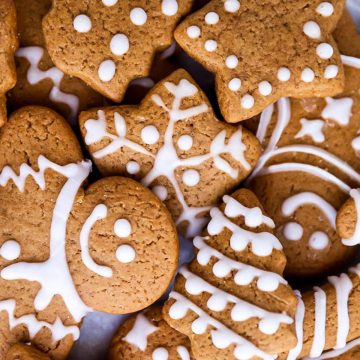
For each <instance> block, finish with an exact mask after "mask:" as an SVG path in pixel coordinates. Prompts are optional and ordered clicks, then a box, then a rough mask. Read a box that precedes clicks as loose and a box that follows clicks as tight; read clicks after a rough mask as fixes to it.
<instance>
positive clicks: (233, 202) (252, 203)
mask: <svg viewBox="0 0 360 360" xmlns="http://www.w3.org/2000/svg"><path fill="white" fill-rule="evenodd" d="M223 201H224V202H223V204H222V205H221V206H220V207H216V208H212V209H211V212H210V216H211V219H210V222H209V223H208V226H207V229H206V230H205V231H204V233H203V236H198V237H196V238H195V239H194V246H195V252H196V259H195V260H194V261H193V262H192V263H191V264H190V265H189V266H187V267H182V268H181V269H180V271H179V275H178V276H177V278H176V281H175V288H174V290H173V291H172V292H171V293H170V296H169V300H168V301H167V302H166V304H165V306H164V318H165V320H166V321H167V322H168V323H169V324H170V326H171V327H173V328H175V329H176V330H178V331H180V332H181V333H183V334H185V335H187V336H188V337H189V338H190V341H191V347H192V351H193V353H194V357H195V358H196V359H197V360H205V359H241V360H245V359H246V360H248V359H265V360H269V359H274V358H275V355H276V354H278V353H280V352H285V351H287V350H290V349H291V348H293V347H294V346H295V345H296V337H295V329H294V326H293V323H294V317H295V310H296V303H297V299H296V297H295V295H294V292H293V290H292V289H291V288H290V286H289V285H288V284H287V282H286V280H285V279H284V278H283V277H282V273H283V270H284V268H285V263H286V258H285V255H284V253H283V251H282V246H281V244H280V242H279V240H278V239H277V238H276V237H275V236H274V235H273V233H272V229H273V228H274V226H275V224H274V222H273V221H272V220H271V219H270V218H269V217H268V216H267V215H265V214H264V212H263V209H262V207H261V205H260V203H259V201H258V200H257V198H256V196H255V195H254V194H253V193H252V192H251V191H249V190H246V189H242V190H238V191H237V192H235V193H234V194H233V195H231V196H228V195H226V196H224V197H223Z"/></svg>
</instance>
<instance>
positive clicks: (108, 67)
mask: <svg viewBox="0 0 360 360" xmlns="http://www.w3.org/2000/svg"><path fill="white" fill-rule="evenodd" d="M115 71H116V66H115V63H114V62H113V61H112V60H105V61H103V62H102V63H101V64H100V66H99V70H98V74H99V78H100V80H101V81H104V82H108V81H110V80H112V79H113V78H114V76H115Z"/></svg>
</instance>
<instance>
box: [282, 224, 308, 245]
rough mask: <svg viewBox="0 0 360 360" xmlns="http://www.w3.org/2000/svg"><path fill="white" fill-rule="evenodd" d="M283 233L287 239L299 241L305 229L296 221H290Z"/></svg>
mask: <svg viewBox="0 0 360 360" xmlns="http://www.w3.org/2000/svg"><path fill="white" fill-rule="evenodd" d="M283 234H284V236H285V238H286V239H287V240H290V241H299V240H300V239H301V238H302V236H303V234H304V229H303V227H302V226H301V225H300V224H298V223H296V222H289V223H287V224H285V226H284V228H283Z"/></svg>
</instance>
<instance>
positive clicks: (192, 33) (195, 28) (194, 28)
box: [186, 25, 201, 39]
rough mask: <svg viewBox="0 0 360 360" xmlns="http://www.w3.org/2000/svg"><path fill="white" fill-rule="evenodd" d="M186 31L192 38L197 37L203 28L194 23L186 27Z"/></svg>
mask: <svg viewBox="0 0 360 360" xmlns="http://www.w3.org/2000/svg"><path fill="white" fill-rule="evenodd" d="M186 33H187V36H188V37H189V38H190V39H196V38H198V37H199V36H200V35H201V30H200V28H199V27H198V26H196V25H192V26H189V27H188V28H187V29H186Z"/></svg>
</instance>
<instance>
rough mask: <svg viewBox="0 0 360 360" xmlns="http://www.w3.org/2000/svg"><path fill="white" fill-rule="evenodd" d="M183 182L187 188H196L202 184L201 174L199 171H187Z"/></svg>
mask: <svg viewBox="0 0 360 360" xmlns="http://www.w3.org/2000/svg"><path fill="white" fill-rule="evenodd" d="M182 180H183V182H184V184H185V185H186V186H196V185H197V184H198V183H199V182H200V174H199V172H198V171H197V170H193V169H191V170H186V171H184V173H183V177H182Z"/></svg>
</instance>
